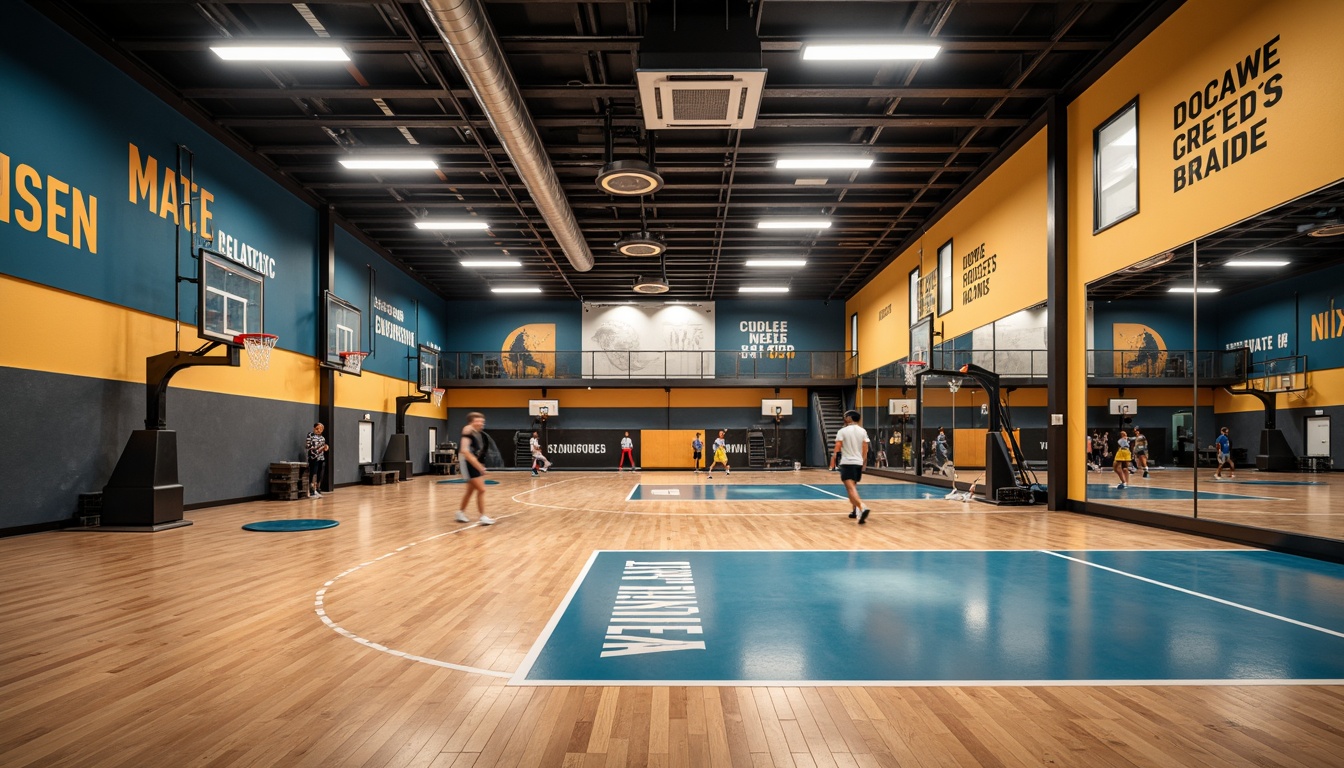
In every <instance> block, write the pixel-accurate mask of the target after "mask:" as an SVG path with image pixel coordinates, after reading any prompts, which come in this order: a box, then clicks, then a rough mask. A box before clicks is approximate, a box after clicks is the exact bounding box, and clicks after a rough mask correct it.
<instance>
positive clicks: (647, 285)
mask: <svg viewBox="0 0 1344 768" xmlns="http://www.w3.org/2000/svg"><path fill="white" fill-rule="evenodd" d="M668 289H669V286H668V284H667V279H666V278H662V277H636V278H635V293H667V291H668Z"/></svg>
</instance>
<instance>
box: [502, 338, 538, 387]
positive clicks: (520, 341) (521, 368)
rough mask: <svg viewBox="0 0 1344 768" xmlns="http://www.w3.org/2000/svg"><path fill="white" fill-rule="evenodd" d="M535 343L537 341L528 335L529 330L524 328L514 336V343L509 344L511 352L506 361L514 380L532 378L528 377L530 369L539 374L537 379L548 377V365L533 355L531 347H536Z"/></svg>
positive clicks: (505, 358) (506, 356) (506, 355)
mask: <svg viewBox="0 0 1344 768" xmlns="http://www.w3.org/2000/svg"><path fill="white" fill-rule="evenodd" d="M535 341H536V340H535V339H533V338H532V337H531V336H529V335H528V333H527V329H526V328H523V329H522V330H520V331H518V333H516V334H514V337H513V341H511V342H509V351H508V353H507V354H505V355H504V360H505V362H506V364H507V365H508V366H509V368H510V369H511V371H512V374H511V375H512V376H513V377H514V378H520V379H526V378H530V377H529V376H528V375H527V372H528V369H532V370H535V371H536V372H537V375H536V377H535V378H539V379H540V378H545V377H546V364H545V363H543V362H542V361H540V360H538V359H537V358H536V356H534V355H533V354H532V349H531V347H532V346H533V345H534V342H535Z"/></svg>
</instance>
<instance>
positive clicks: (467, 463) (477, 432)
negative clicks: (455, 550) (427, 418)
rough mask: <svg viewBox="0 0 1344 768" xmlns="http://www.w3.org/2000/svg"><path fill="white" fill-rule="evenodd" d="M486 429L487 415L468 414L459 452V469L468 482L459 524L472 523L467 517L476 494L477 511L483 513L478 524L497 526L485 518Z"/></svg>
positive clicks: (459, 507) (460, 509)
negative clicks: (484, 433)
mask: <svg viewBox="0 0 1344 768" xmlns="http://www.w3.org/2000/svg"><path fill="white" fill-rule="evenodd" d="M484 427H485V414H482V413H475V412H472V413H469V414H467V425H466V426H465V427H463V428H462V443H461V445H460V446H459V447H458V451H457V460H458V469H459V470H460V471H461V473H462V477H463V478H464V479H465V480H466V481H467V492H466V494H465V495H464V496H463V497H462V503H461V504H459V505H458V507H457V518H456V519H457V522H459V523H470V522H471V519H470V518H468V517H467V506H468V505H469V504H470V503H471V496H472V494H476V510H477V511H478V512H480V513H481V517H480V520H478V521H477V522H479V523H480V524H481V525H494V524H495V521H494V520H493V519H491V518H489V517H486V516H485V473H486V472H487V471H488V470H487V469H486V468H485V464H483V463H481V459H480V457H481V456H484V455H485V447H486V442H485V435H483V434H481V430H482V429H483V428H484Z"/></svg>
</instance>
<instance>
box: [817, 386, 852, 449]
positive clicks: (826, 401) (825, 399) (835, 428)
mask: <svg viewBox="0 0 1344 768" xmlns="http://www.w3.org/2000/svg"><path fill="white" fill-rule="evenodd" d="M812 410H813V412H814V413H816V414H817V426H818V427H819V428H820V429H819V431H820V432H821V434H822V440H823V442H822V446H821V455H822V456H825V457H827V460H829V459H830V456H831V454H832V453H833V452H834V451H835V433H837V432H839V431H840V428H841V427H843V426H845V403H844V401H843V400H842V399H841V398H840V395H839V394H838V393H835V392H813V393H812Z"/></svg>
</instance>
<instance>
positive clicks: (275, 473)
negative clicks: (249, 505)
mask: <svg viewBox="0 0 1344 768" xmlns="http://www.w3.org/2000/svg"><path fill="white" fill-rule="evenodd" d="M270 480H271V496H272V497H273V498H276V499H280V500H282V501H297V500H299V499H303V498H307V496H308V465H307V464H305V463H303V462H301V461H278V462H276V463H274V464H272V465H271V468H270Z"/></svg>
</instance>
